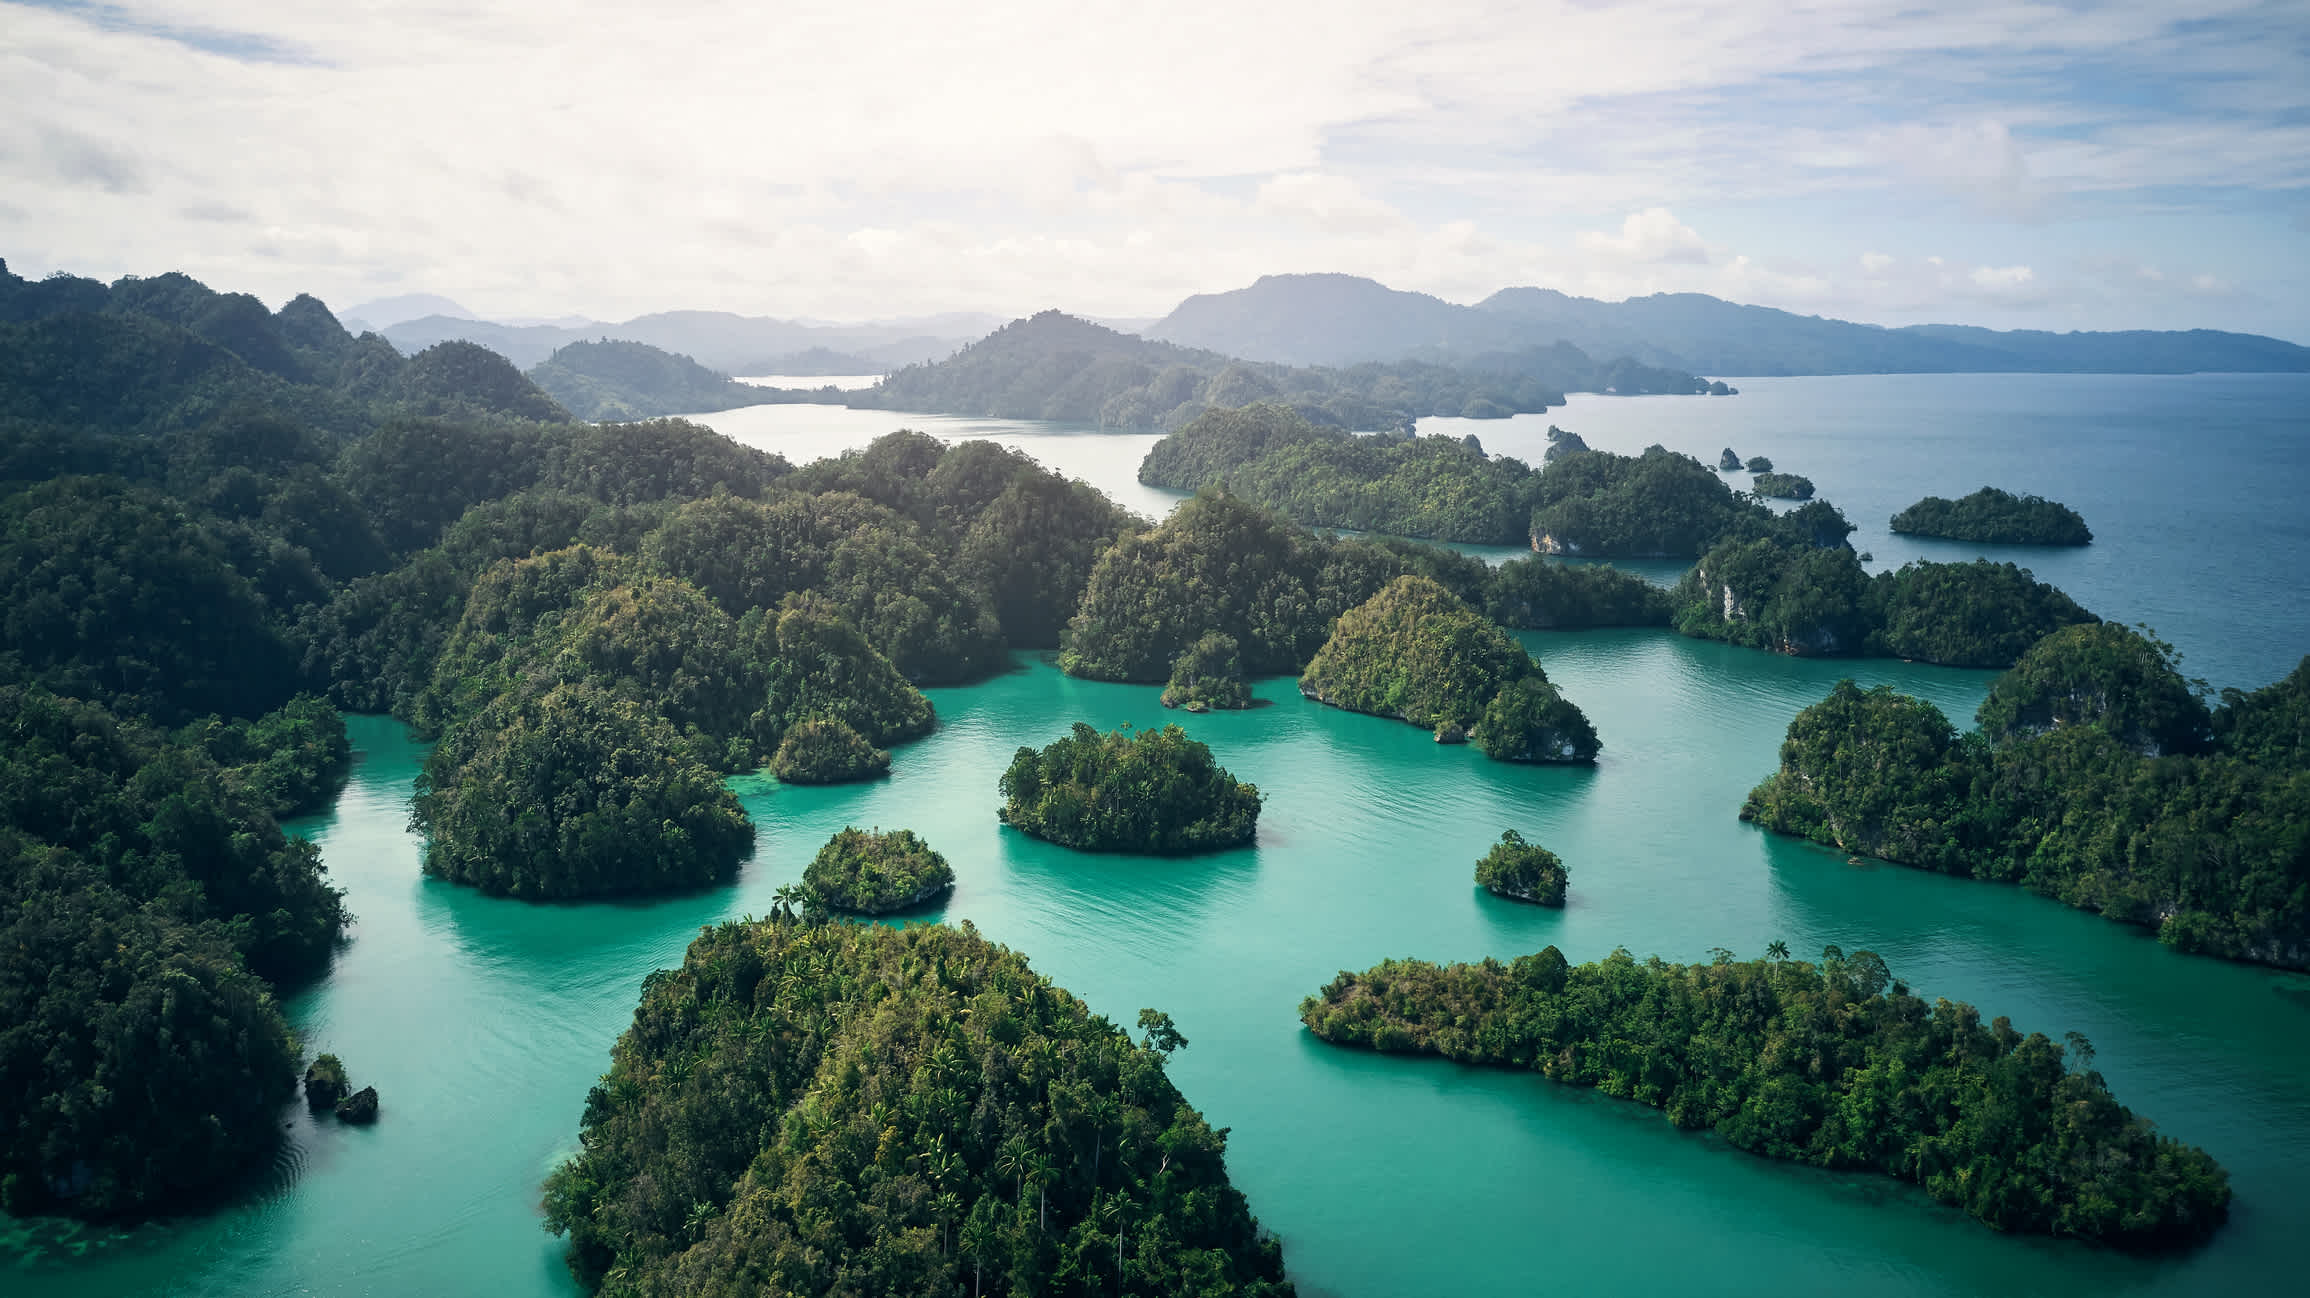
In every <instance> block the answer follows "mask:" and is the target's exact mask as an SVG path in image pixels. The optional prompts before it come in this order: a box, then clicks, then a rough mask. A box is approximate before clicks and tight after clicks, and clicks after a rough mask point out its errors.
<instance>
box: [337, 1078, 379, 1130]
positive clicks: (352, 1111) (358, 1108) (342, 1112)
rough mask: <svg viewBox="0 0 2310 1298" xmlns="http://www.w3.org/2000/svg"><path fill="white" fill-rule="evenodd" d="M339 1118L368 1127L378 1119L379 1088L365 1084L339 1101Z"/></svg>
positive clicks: (355, 1124) (341, 1120) (358, 1125)
mask: <svg viewBox="0 0 2310 1298" xmlns="http://www.w3.org/2000/svg"><path fill="white" fill-rule="evenodd" d="M337 1120H338V1121H340V1122H350V1123H352V1124H353V1125H354V1126H357V1127H366V1126H368V1125H369V1124H370V1123H372V1122H375V1121H376V1120H377V1088H376V1087H374V1086H364V1087H362V1088H361V1089H360V1090H358V1091H355V1092H353V1093H352V1094H351V1095H348V1096H346V1097H345V1098H344V1099H342V1100H339V1101H337Z"/></svg>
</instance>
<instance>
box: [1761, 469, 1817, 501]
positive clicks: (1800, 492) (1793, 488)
mask: <svg viewBox="0 0 2310 1298" xmlns="http://www.w3.org/2000/svg"><path fill="white" fill-rule="evenodd" d="M1749 490H1751V491H1753V492H1755V493H1756V494H1758V495H1760V496H1765V497H1769V498H1771V499H1774V500H1811V499H1812V498H1813V480H1812V479H1811V478H1808V477H1805V476H1804V475H1803V474H1799V473H1764V472H1761V471H1760V472H1759V473H1758V474H1757V475H1756V476H1755V477H1753V478H1751V479H1749Z"/></svg>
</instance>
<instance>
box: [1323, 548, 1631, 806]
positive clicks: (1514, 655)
mask: <svg viewBox="0 0 2310 1298" xmlns="http://www.w3.org/2000/svg"><path fill="white" fill-rule="evenodd" d="M1299 691H1300V693H1301V694H1304V695H1306V696H1307V697H1308V698H1311V699H1314V700H1316V701H1318V702H1320V703H1328V704H1331V705H1332V706H1334V707H1342V708H1347V709H1350V710H1351V711H1356V712H1370V713H1374V714H1377V715H1379V716H1387V717H1397V718H1400V719H1402V720H1404V721H1409V722H1411V723H1412V724H1413V725H1416V726H1419V727H1421V728H1422V729H1425V730H1433V731H1435V732H1436V737H1437V739H1438V740H1446V739H1451V740H1458V739H1463V738H1467V737H1469V736H1470V734H1471V732H1476V733H1475V735H1474V737H1475V738H1476V740H1477V742H1478V743H1479V744H1480V745H1481V746H1482V747H1483V749H1484V752H1485V755H1486V756H1489V757H1494V758H1496V759H1499V760H1503V761H1592V760H1594V759H1595V757H1596V752H1597V744H1596V732H1595V730H1594V728H1593V727H1591V726H1590V725H1589V724H1588V720H1587V718H1586V717H1584V716H1582V715H1581V714H1580V710H1579V709H1578V708H1576V707H1573V706H1572V705H1571V704H1569V703H1566V702H1564V701H1563V700H1562V698H1561V697H1560V696H1559V695H1558V694H1557V692H1556V689H1555V687H1554V686H1551V685H1549V684H1548V677H1547V675H1546V674H1545V673H1543V672H1542V671H1541V670H1540V664H1538V663H1537V662H1534V661H1533V660H1532V655H1531V654H1529V653H1527V652H1525V650H1524V647H1523V646H1522V645H1520V644H1518V643H1516V641H1515V640H1513V639H1512V638H1510V637H1509V636H1508V635H1507V633H1505V632H1503V631H1501V630H1500V628H1498V627H1496V626H1494V625H1492V624H1491V623H1490V622H1488V621H1486V620H1485V619H1484V618H1483V616H1482V615H1480V614H1478V613H1477V612H1476V611H1475V610H1474V609H1471V608H1469V607H1468V606H1467V604H1465V603H1464V602H1462V601H1461V600H1460V599H1459V598H1458V597H1457V596H1455V595H1453V594H1452V592H1450V591H1448V590H1446V589H1444V588H1443V587H1442V586H1441V585H1439V584H1437V583H1436V582H1434V581H1431V580H1429V579H1428V578H1425V577H1398V578H1396V579H1395V581H1393V582H1392V583H1390V584H1389V585H1388V586H1387V588H1386V589H1384V590H1382V591H1381V592H1380V593H1379V594H1377V595H1374V596H1372V598H1371V599H1369V600H1367V601H1365V602H1364V603H1362V604H1360V605H1358V606H1356V607H1355V608H1353V609H1350V610H1348V611H1347V612H1346V613H1344V614H1342V615H1341V616H1340V619H1339V623H1338V625H1337V626H1336V627H1335V628H1334V629H1333V631H1332V635H1331V639H1329V640H1328V641H1326V642H1325V643H1324V646H1323V648H1322V649H1321V650H1319V651H1318V652H1317V653H1316V655H1315V658H1314V660H1313V661H1311V662H1309V663H1308V665H1307V670H1306V671H1305V672H1304V673H1302V674H1301V676H1300V678H1299Z"/></svg>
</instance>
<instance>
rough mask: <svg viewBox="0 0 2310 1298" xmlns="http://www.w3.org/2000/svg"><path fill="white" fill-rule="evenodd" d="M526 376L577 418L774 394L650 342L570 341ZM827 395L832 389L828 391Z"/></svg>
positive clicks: (725, 406) (676, 410)
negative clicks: (662, 349) (652, 344)
mask: <svg viewBox="0 0 2310 1298" xmlns="http://www.w3.org/2000/svg"><path fill="white" fill-rule="evenodd" d="M529 381H530V382H532V383H535V384H536V385H537V386H538V389H539V390H540V391H542V392H544V393H545V394H546V395H547V396H549V397H552V398H553V399H554V400H555V401H558V402H560V403H561V406H562V409H564V410H567V411H569V412H570V414H572V415H574V416H576V417H577V418H579V419H593V420H633V419H652V418H656V417H657V416H660V415H681V414H695V413H701V412H704V411H709V410H729V409H731V408H733V407H736V406H752V405H760V404H763V403H765V402H768V401H770V400H772V399H774V398H775V396H776V395H777V394H775V393H773V392H771V391H770V390H769V389H767V388H760V387H756V386H754V385H753V384H751V383H740V382H739V381H738V380H736V379H734V378H731V377H730V376H729V375H727V374H724V373H721V372H720V371H718V370H710V369H707V368H706V367H705V366H703V365H700V364H699V363H698V362H696V361H694V360H691V359H690V358H689V357H687V356H679V355H676V354H675V353H673V352H669V351H661V350H659V349H658V348H656V347H652V346H650V345H649V344H648V343H637V342H621V341H619V340H617V339H614V338H603V339H598V340H596V341H593V342H574V343H571V344H569V345H568V346H566V347H563V348H561V349H560V350H558V351H556V352H554V354H553V355H551V356H549V357H547V358H546V359H544V360H542V361H540V362H538V363H537V364H536V365H534V366H531V367H530V369H529ZM826 395H827V396H828V397H829V398H830V399H831V398H832V397H833V395H834V394H833V393H831V392H829V393H827V394H826Z"/></svg>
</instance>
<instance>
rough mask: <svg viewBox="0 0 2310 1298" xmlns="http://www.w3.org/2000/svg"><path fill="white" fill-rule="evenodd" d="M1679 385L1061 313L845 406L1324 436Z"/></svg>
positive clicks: (1562, 356)
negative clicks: (1236, 355)
mask: <svg viewBox="0 0 2310 1298" xmlns="http://www.w3.org/2000/svg"><path fill="white" fill-rule="evenodd" d="M1707 386H1708V385H1707V384H1705V383H1703V382H1701V381H1700V380H1697V379H1695V378H1693V376H1691V375H1689V374H1685V373H1682V372H1680V371H1674V370H1663V369H1656V368H1653V367H1650V366H1645V365H1639V364H1636V363H1635V362H1632V361H1620V362H1615V363H1612V364H1609V365H1602V366H1600V365H1598V364H1596V362H1594V361H1592V360H1591V359H1589V357H1588V356H1586V355H1585V354H1583V353H1582V352H1580V351H1579V350H1578V349H1577V348H1571V347H1547V348H1538V347H1535V348H1527V349H1523V350H1519V351H1514V352H1504V353H1499V354H1495V355H1489V356H1485V357H1482V358H1480V359H1478V360H1476V361H1472V362H1471V363H1469V364H1467V365H1465V366H1459V367H1455V366H1447V365H1431V364H1425V363H1422V362H1418V361H1395V362H1392V363H1389V364H1367V365H1356V366H1352V367H1349V368H1346V369H1337V370H1333V369H1301V368H1294V367H1291V366H1286V365H1273V364H1261V363H1255V362H1248V361H1238V360H1235V359H1233V358H1231V357H1228V356H1223V355H1221V354H1219V353H1217V352H1211V351H1201V350H1197V349H1194V348H1188V347H1180V346H1176V345H1174V344H1171V343H1165V342H1154V341H1151V340H1149V339H1145V338H1140V337H1137V336H1135V335H1131V334H1124V333H1117V332H1115V331H1114V330H1112V329H1108V328H1106V327H1104V326H1102V325H1096V324H1092V323H1091V322H1090V321H1087V320H1078V319H1076V318H1075V317H1073V316H1069V315H1064V314H1061V313H1060V312H1057V311H1045V312H1042V313H1041V314H1039V315H1035V316H1032V317H1029V318H1027V319H1024V320H1014V321H1012V322H1011V323H1009V324H1007V325H1004V326H1003V327H1002V328H1000V329H997V330H996V331H995V332H993V333H991V334H989V335H987V336H986V337H984V338H981V339H980V340H978V341H977V342H974V343H972V344H971V345H970V346H968V347H965V348H963V349H962V350H961V351H959V352H956V353H955V354H954V355H953V356H951V357H948V358H947V359H945V360H943V361H938V362H935V363H931V364H924V365H909V366H907V367H905V368H904V369H900V370H896V371H893V372H892V373H890V374H888V375H886V376H885V377H884V378H883V380H882V382H881V383H879V384H877V385H876V386H874V387H872V388H868V389H866V390H864V391H860V392H852V393H847V394H844V399H845V400H847V401H848V403H849V404H850V405H852V406H858V407H865V408H870V409H878V410H919V411H924V412H926V413H933V414H949V415H971V416H977V417H983V418H1000V419H1056V420H1063V421H1065V422H1068V423H1082V424H1093V423H1095V424H1097V425H1099V426H1100V427H1102V428H1120V429H1153V428H1177V427H1179V426H1181V425H1182V424H1185V423H1187V422H1189V421H1190V420H1193V419H1194V418H1195V417H1197V416H1198V415H1200V414H1202V413H1203V412H1205V411H1207V410H1223V409H1228V408H1231V407H1235V406H1244V405H1249V404H1251V403H1253V402H1260V401H1270V402H1278V403H1281V404H1283V405H1285V406H1288V407H1290V408H1292V409H1293V410H1295V411H1297V412H1299V413H1300V414H1301V415H1303V416H1304V417H1306V418H1308V419H1311V420H1313V421H1315V422H1317V423H1319V424H1323V425H1325V426H1327V427H1333V428H1370V429H1376V428H1402V427H1408V426H1409V425H1410V423H1411V421H1412V420H1414V419H1417V418H1420V417H1421V416H1423V415H1456V416H1462V417H1466V418H1473V419H1505V418H1507V417H1508V416H1509V415H1514V414H1525V413H1536V412H1539V411H1543V410H1546V409H1548V408H1549V407H1550V406H1560V405H1563V404H1564V394H1565V393H1566V392H1568V391H1605V390H1617V391H1621V392H1630V393H1634V392H1695V391H1705V390H1707Z"/></svg>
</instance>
